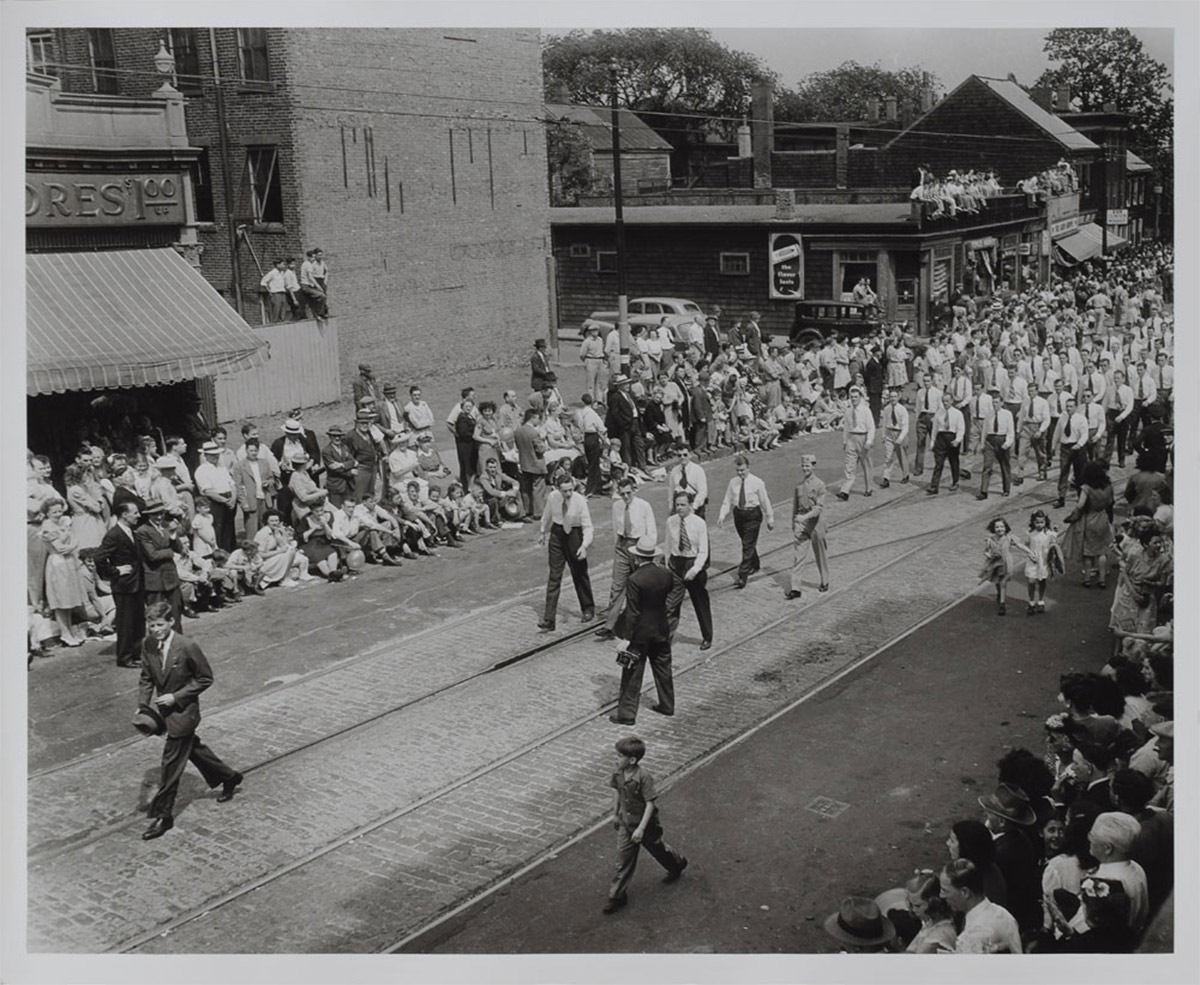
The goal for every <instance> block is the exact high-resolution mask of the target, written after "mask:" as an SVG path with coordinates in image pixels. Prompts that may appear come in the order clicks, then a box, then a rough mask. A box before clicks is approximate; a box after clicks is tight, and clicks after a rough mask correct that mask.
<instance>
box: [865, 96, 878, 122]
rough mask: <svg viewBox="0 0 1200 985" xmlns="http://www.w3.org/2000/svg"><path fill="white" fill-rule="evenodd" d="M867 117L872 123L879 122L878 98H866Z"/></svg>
mask: <svg viewBox="0 0 1200 985" xmlns="http://www.w3.org/2000/svg"><path fill="white" fill-rule="evenodd" d="M867 119H868V120H870V121H871V122H872V123H878V122H879V100H878V99H876V98H875V97H874V96H872V97H871V98H870V99H868V100H867Z"/></svg>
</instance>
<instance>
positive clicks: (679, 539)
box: [663, 486, 713, 650]
mask: <svg viewBox="0 0 1200 985" xmlns="http://www.w3.org/2000/svg"><path fill="white" fill-rule="evenodd" d="M671 488H673V489H674V498H673V504H674V505H673V508H674V512H673V513H672V514H671V515H670V516H668V517H667V542H666V544H665V545H664V546H663V554H664V555H665V556H666V558H667V567H668V568H670V569H671V571H673V572H674V573H675V574H676V575H678V576H679V577H680V578H681V579H682V580H683V585H684V587H685V588H686V589H687V593H688V597H689V598H691V600H692V608H693V609H694V610H695V612H696V622H697V623H698V624H699V626H700V649H701V650H707V649H709V647H711V646H712V640H713V621H712V603H711V601H710V599H709V597H708V524H706V523H705V522H704V518H703V517H701V516H699V515H698V514H697V513H695V512H694V511H693V510H692V502H693V494H692V493H691V492H690V491H688V490H687V489H683V488H680V487H678V486H672V487H671ZM668 618H669V620H670V625H671V637H672V638H674V636H675V629H676V627H677V626H678V625H679V609H678V608H676V609H675V610H674V611H673V612H670V613H668Z"/></svg>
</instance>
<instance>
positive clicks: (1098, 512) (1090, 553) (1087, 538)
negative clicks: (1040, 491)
mask: <svg viewBox="0 0 1200 985" xmlns="http://www.w3.org/2000/svg"><path fill="white" fill-rule="evenodd" d="M1112 508H1113V487H1112V482H1111V481H1109V478H1108V471H1107V470H1106V469H1105V468H1104V466H1103V465H1102V464H1101V463H1100V462H1088V464H1087V465H1085V466H1084V467H1083V475H1082V477H1081V479H1080V486H1079V500H1078V502H1077V503H1076V504H1075V509H1073V510H1072V511H1071V513H1070V514H1069V515H1068V516H1067V517H1066V518H1064V520H1063V523H1066V524H1070V529H1069V530H1068V531H1067V534H1066V537H1065V538H1064V539H1063V553H1064V554H1065V555H1066V556H1067V557H1068V558H1070V559H1071V560H1073V561H1078V562H1079V563H1080V565H1081V567H1082V571H1083V587H1084V588H1090V587H1091V586H1092V576H1093V575H1097V576H1098V577H1099V585H1100V587H1101V588H1104V587H1106V586H1107V584H1108V549H1109V548H1110V547H1111V546H1112V543H1113V529H1112Z"/></svg>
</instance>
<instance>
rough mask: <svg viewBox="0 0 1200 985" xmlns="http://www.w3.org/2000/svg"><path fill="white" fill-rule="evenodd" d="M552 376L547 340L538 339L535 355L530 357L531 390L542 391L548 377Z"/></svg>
mask: <svg viewBox="0 0 1200 985" xmlns="http://www.w3.org/2000/svg"><path fill="white" fill-rule="evenodd" d="M550 375H552V371H551V369H550V359H549V357H547V355H546V340H545V339H536V340H534V343H533V355H531V356H530V357H529V389H530V390H536V391H539V392H540V391H541V390H542V389H544V388H545V386H546V377H547V376H550Z"/></svg>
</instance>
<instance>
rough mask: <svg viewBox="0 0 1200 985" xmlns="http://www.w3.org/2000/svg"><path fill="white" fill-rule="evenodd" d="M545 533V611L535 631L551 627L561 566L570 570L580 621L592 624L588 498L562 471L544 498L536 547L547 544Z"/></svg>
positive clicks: (567, 473)
mask: <svg viewBox="0 0 1200 985" xmlns="http://www.w3.org/2000/svg"><path fill="white" fill-rule="evenodd" d="M547 534H549V535H550V577H549V579H548V580H547V582H546V608H545V610H544V615H543V617H542V621H541V622H540V623H538V629H546V630H549V629H553V628H554V624H555V619H556V617H557V613H558V593H559V590H560V589H561V588H562V575H563V565H566V566H567V567H568V568H570V569H571V581H573V582H574V583H575V594H576V595H577V596H578V598H579V608H580V610H581V611H582V613H583V621H584V622H591V621H592V620H593V619H595V618H596V606H595V603H594V602H593V601H592V581H591V578H590V577H589V576H588V563H587V549H588V547H589V545H590V544H591V543H592V515H591V512H590V511H589V510H588V504H587V498H586V497H585V496H582V495H580V494H579V493H578V492H576V491H575V480H574V478H572V476H571V474H570V473H569V472H567V471H565V470H564V471H562V472H560V473H559V474H558V483H557V485H556V486H555V488H554V489H553V490H552V491H551V493H550V495H549V496H547V497H546V507H545V509H544V510H542V526H541V537H539V538H538V543H539V544H544V543H546V535H547Z"/></svg>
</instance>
